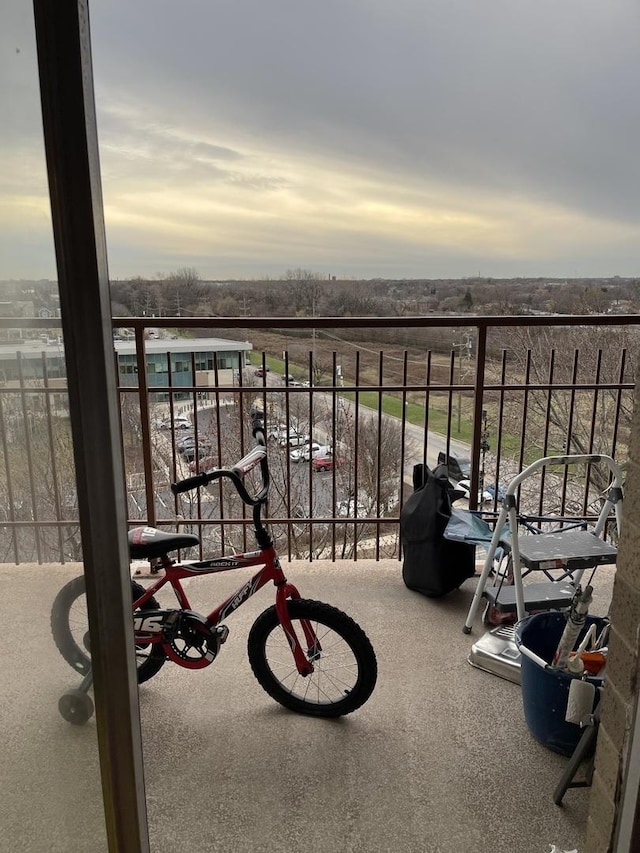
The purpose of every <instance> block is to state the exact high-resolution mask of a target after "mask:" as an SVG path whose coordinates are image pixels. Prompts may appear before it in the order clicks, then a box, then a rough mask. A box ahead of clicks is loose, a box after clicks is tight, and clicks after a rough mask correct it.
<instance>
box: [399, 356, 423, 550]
mask: <svg viewBox="0 0 640 853" xmlns="http://www.w3.org/2000/svg"><path fill="white" fill-rule="evenodd" d="M408 371H409V352H408V350H404V353H403V358H402V385H403V389H402V392H401V396H400V399H401V401H402V422H401V431H400V447H401V455H400V503H399V504H398V506H399V507H403V506H404V478H405V474H406V469H405V466H406V462H407V458H406V454H405V443H406V440H407V379H408V376H409V372H408ZM425 436H426V431H425ZM426 445H427V442H426V441H423V442H422V448H423V449H422V452H423V453H424V452H425V448H426ZM412 473H413V472H412ZM398 559H399V560H401V559H402V536H401V534H400V530H399V529H398Z"/></svg>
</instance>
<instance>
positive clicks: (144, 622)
mask: <svg viewBox="0 0 640 853" xmlns="http://www.w3.org/2000/svg"><path fill="white" fill-rule="evenodd" d="M163 622H164V616H135V617H134V619H133V630H134V631H140V632H141V633H144V634H157V633H158V632H160V631H162V623H163Z"/></svg>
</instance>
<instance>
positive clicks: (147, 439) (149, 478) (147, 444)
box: [135, 326, 175, 527]
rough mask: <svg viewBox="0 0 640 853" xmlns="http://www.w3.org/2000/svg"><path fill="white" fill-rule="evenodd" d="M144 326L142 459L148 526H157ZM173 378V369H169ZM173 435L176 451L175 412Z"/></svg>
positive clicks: (140, 354)
mask: <svg viewBox="0 0 640 853" xmlns="http://www.w3.org/2000/svg"><path fill="white" fill-rule="evenodd" d="M144 332H145V327H144V326H136V327H135V341H136V365H137V370H138V401H139V406H140V425H141V427H142V459H143V464H144V469H145V478H144V487H145V500H146V503H147V524H148V525H149V527H155V526H156V521H157V520H156V501H155V488H154V476H153V458H152V455H151V420H150V418H149V385H148V383H147V359H146V353H145V349H144ZM168 375H169V377H171V367H170V366H169V368H168ZM171 434H172V444H173V447H174V451H175V436H174V435H173V410H171Z"/></svg>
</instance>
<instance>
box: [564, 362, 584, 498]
mask: <svg viewBox="0 0 640 853" xmlns="http://www.w3.org/2000/svg"><path fill="white" fill-rule="evenodd" d="M579 359H580V351H579V350H578V349H577V348H576V349H574V351H573V368H572V371H571V385H572V388H571V391H570V392H569V421H568V424H567V438H566V443H565V453H566V454H567V455H568V456H569V455H571V450H572V448H571V436H572V434H573V417H574V414H575V403H576V388H575V386H576V382H577V380H578V365H579ZM568 483H569V468H568V466H565V469H564V472H563V476H562V492H561V503H560V515H564V513H565V507H566V501H567V486H568Z"/></svg>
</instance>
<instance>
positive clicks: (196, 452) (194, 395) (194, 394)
mask: <svg viewBox="0 0 640 853" xmlns="http://www.w3.org/2000/svg"><path fill="white" fill-rule="evenodd" d="M170 358H171V354H170V353H169V352H167V362H168V363H170ZM217 358H218V354H217V353H214V365H215V363H216V360H217ZM189 361H190V364H189V368H190V379H191V389H192V390H191V392H190V394H191V405H192V407H193V412H192V416H191V418H192V420H193V458H194V459H198V458H199V457H200V427H199V425H198V391H197V386H196V354H195V352H192V353H191V357H190V359H189ZM176 393H178V392H176ZM182 458H183V460H184V462H185V464H187V465H188V463H187V458H186V455H185V454H184V453H183V454H182ZM196 512H197V513H198V524H197V528H198V539H199V540H200V544H199V545H198V554H199V558H200V559H202V558H203V554H204V550H203V545H202V540H203V538H204V528H203V526H202V523H201V522H202V494H201V490H200V489H196Z"/></svg>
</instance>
